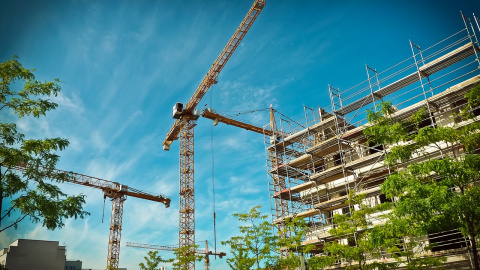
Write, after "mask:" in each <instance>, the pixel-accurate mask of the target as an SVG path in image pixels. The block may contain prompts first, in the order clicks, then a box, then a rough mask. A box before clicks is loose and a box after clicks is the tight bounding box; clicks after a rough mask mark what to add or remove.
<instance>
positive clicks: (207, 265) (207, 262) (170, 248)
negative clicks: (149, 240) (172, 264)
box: [126, 241, 227, 270]
mask: <svg viewBox="0 0 480 270" xmlns="http://www.w3.org/2000/svg"><path fill="white" fill-rule="evenodd" d="M126 246H127V247H135V248H146V249H156V250H166V251H175V250H178V248H177V247H173V246H160V245H150V244H141V243H133V242H127V245H126ZM195 254H201V255H204V262H205V270H209V269H210V258H209V256H210V255H213V256H218V257H220V259H221V258H223V257H224V256H226V255H227V253H225V252H213V251H211V250H208V241H205V250H203V249H195Z"/></svg>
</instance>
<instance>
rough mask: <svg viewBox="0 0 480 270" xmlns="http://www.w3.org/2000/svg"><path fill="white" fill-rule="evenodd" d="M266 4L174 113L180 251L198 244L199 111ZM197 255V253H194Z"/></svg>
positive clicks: (257, 6) (171, 135) (261, 1)
mask: <svg viewBox="0 0 480 270" xmlns="http://www.w3.org/2000/svg"><path fill="white" fill-rule="evenodd" d="M264 6H265V0H256V1H255V2H254V3H253V5H252V7H251V8H250V10H249V11H248V13H247V15H246V16H245V18H244V19H243V21H242V22H241V23H240V26H239V27H238V28H237V30H236V31H235V33H234V34H233V36H232V37H231V38H230V40H229V41H228V43H227V45H226V46H225V47H224V48H223V50H222V52H221V53H220V55H219V56H218V57H217V59H216V60H215V62H213V64H212V66H211V67H210V70H209V71H208V72H207V74H206V75H205V77H204V78H203V80H202V82H201V83H200V85H199V86H198V87H197V89H196V90H195V93H194V94H193V96H192V97H191V98H190V100H189V101H188V102H187V104H186V105H185V108H183V104H181V103H177V104H176V105H175V106H174V109H173V118H176V119H177V120H176V121H175V123H174V124H173V126H172V127H171V128H170V130H169V132H168V133H167V136H166V138H165V140H164V141H163V149H164V150H166V151H168V150H170V145H171V144H172V142H173V141H175V140H177V139H178V138H179V137H180V143H179V149H180V166H179V169H180V172H179V174H180V184H179V189H180V192H179V193H180V204H179V241H178V243H179V247H180V248H181V247H187V246H193V244H194V243H195V199H194V195H195V191H194V184H195V181H194V165H195V164H194V127H195V125H196V121H197V119H198V117H199V114H197V113H195V108H196V107H197V105H198V103H199V102H200V100H201V99H202V97H203V96H204V95H205V94H206V93H207V91H208V89H210V87H211V86H212V85H213V84H216V83H217V78H218V75H219V74H220V72H221V71H222V69H223V67H224V66H225V64H226V63H227V62H228V60H229V59H230V57H231V56H232V54H233V52H234V51H235V49H236V48H237V47H238V45H239V44H240V42H241V41H242V39H243V37H244V36H245V34H246V33H247V32H248V30H249V29H250V27H251V26H252V24H253V22H254V21H255V20H256V18H257V17H258V15H259V14H260V12H261V11H262V9H263V7H264ZM190 252H193V251H190ZM184 268H185V269H195V263H194V262H190V263H187V265H184Z"/></svg>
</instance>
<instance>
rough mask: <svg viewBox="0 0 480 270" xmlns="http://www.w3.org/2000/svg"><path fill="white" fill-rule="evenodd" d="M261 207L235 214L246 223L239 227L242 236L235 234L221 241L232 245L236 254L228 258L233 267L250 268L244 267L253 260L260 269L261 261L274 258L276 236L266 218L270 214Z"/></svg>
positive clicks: (223, 243) (231, 247)
mask: <svg viewBox="0 0 480 270" xmlns="http://www.w3.org/2000/svg"><path fill="white" fill-rule="evenodd" d="M260 208H261V206H254V207H253V208H252V209H251V210H250V212H248V213H243V214H241V213H236V214H233V216H234V217H237V218H238V220H239V221H240V222H243V223H245V224H246V225H242V226H240V227H239V230H240V233H241V234H242V235H241V236H234V237H232V238H230V240H227V241H222V242H221V243H222V245H228V246H230V249H231V250H232V253H233V254H235V257H234V258H228V259H227V263H228V265H229V266H230V267H231V268H232V269H249V268H243V267H247V266H248V265H250V263H251V262H252V261H254V264H256V267H257V268H256V269H260V264H261V263H263V262H266V261H269V260H271V259H272V258H273V257H272V256H273V255H272V251H273V250H274V248H275V246H276V244H275V242H276V237H275V236H273V234H272V229H273V227H272V225H271V223H269V222H268V221H266V220H265V219H267V217H268V216H267V215H262V214H261V213H260V211H258V209H260ZM237 260H238V261H237ZM250 266H253V265H250ZM237 267H238V268H237Z"/></svg>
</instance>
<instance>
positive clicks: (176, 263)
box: [169, 245, 203, 270]
mask: <svg viewBox="0 0 480 270" xmlns="http://www.w3.org/2000/svg"><path fill="white" fill-rule="evenodd" d="M197 248H198V245H193V246H185V247H180V248H178V249H176V250H175V251H174V253H175V258H176V260H172V261H173V264H172V265H173V269H176V270H180V269H185V268H186V267H185V266H187V265H189V264H194V263H195V262H199V261H201V260H202V259H203V256H201V255H197V254H195V250H196V249H197ZM172 261H169V262H172Z"/></svg>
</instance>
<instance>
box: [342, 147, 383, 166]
mask: <svg viewBox="0 0 480 270" xmlns="http://www.w3.org/2000/svg"><path fill="white" fill-rule="evenodd" d="M383 154H384V153H383V151H382V152H377V153H374V154H371V155H368V156H365V157H362V158H359V159H356V160H354V161H351V162H348V163H347V164H346V165H345V168H347V169H350V170H354V169H359V168H362V167H365V166H368V165H371V164H373V163H376V162H377V161H383V159H384V158H385V157H383Z"/></svg>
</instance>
